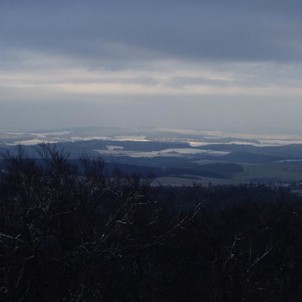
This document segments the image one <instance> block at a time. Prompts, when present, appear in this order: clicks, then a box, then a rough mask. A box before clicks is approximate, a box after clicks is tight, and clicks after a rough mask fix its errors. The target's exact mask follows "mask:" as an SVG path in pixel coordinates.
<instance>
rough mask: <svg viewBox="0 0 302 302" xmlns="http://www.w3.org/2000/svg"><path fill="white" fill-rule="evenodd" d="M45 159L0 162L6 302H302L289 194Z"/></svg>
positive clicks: (0, 296)
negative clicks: (163, 181)
mask: <svg viewBox="0 0 302 302" xmlns="http://www.w3.org/2000/svg"><path fill="white" fill-rule="evenodd" d="M38 152H39V156H40V158H41V159H42V161H41V160H39V161H37V160H34V159H31V158H29V157H28V155H27V154H26V153H25V151H24V150H23V149H22V148H20V149H19V152H18V154H15V155H12V154H10V153H6V154H3V155H2V157H3V159H4V162H5V166H4V167H3V169H2V172H1V179H0V300H1V301H11V302H15V301H24V302H25V301H46V302H47V301H49V302H50V301H51V302H53V301H74V302H76V301H129V302H130V301H163V302H164V301H176V302H177V301H253V302H254V301H301V300H302V282H301V281H302V236H301V230H302V207H301V199H299V198H298V197H296V196H293V195H291V194H290V193H289V192H287V191H286V190H285V189H280V188H279V189H278V188H276V189H273V188H270V187H267V186H263V185H241V186H210V187H202V186H200V185H195V186H192V187H181V188H172V187H169V188H162V187H158V186H157V187H154V186H151V183H152V179H151V178H148V177H147V178H146V177H144V178H142V177H140V175H138V174H135V173H133V174H131V175H123V174H122V173H120V171H119V170H118V169H116V170H114V171H112V173H111V175H108V174H106V173H104V162H103V160H102V159H101V158H87V157H83V158H81V160H80V165H73V164H72V163H71V162H70V161H68V154H67V153H65V152H64V151H62V150H58V149H56V148H55V147H53V146H50V145H45V144H43V145H41V146H40V148H39V149H38ZM42 163H43V164H42ZM79 171H81V172H79Z"/></svg>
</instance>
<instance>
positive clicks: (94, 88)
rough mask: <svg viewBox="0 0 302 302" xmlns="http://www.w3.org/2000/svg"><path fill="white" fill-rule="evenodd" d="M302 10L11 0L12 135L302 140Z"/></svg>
mask: <svg viewBox="0 0 302 302" xmlns="http://www.w3.org/2000/svg"><path fill="white" fill-rule="evenodd" d="M301 84H302V1H301V0H287V1H284V0H253V1H243V0H229V1H225V0H211V1H210V0H199V1H197V0H187V1H183V0H182V1H180V0H162V1H158V0H152V1H151V0H150V1H147V0H128V1H125V0H124V1H121V0H120V1H119V0H111V1H102V0H98V1H97V0H85V1H80V0H73V1H70V0H65V1H58V0H52V1H41V0H14V1H11V0H10V1H8V0H1V1H0V129H15V130H17V129H18V130H22V129H23V130H31V129H35V130H36V129H60V128H69V127H82V126H110V127H112V126H116V127H128V128H150V127H151V128H152V127H154V128H156V127H160V128H163V127H164V128H178V129H199V130H215V131H216V130H219V131H234V132H251V133H280V134H281V133H289V134H292V133H300V132H301V131H302V118H301V115H302V85H301Z"/></svg>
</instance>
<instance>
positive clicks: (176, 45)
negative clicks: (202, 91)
mask: <svg viewBox="0 0 302 302" xmlns="http://www.w3.org/2000/svg"><path fill="white" fill-rule="evenodd" d="M11 2H12V1H10V2H8V1H3V2H1V4H0V11H1V12H0V20H1V21H0V39H1V41H2V43H3V44H2V45H4V46H5V47H6V48H8V49H9V48H16V49H20V48H21V49H22V48H24V49H33V50H36V51H42V52H47V53H53V54H56V55H62V56H72V57H74V58H76V59H78V60H80V61H82V62H83V63H84V64H89V63H90V65H91V66H94V65H96V64H100V65H102V66H104V67H105V68H113V69H114V68H119V67H120V66H121V68H124V67H125V66H127V65H128V66H130V65H131V64H132V63H133V62H140V61H141V62H144V61H152V60H158V59H167V58H174V59H182V60H191V61H203V60H211V61H217V60H218V61H238V60H239V61H284V62H286V61H297V62H301V60H302V52H301V47H302V43H301V41H302V18H300V16H301V12H302V4H301V3H302V2H301V1H279V0H276V1H272V0H269V1H260V0H257V1H249V2H250V3H247V2H246V1H239V0H232V1H222V0H221V1H189V2H184V1H170V0H168V1H161V2H160V1H157V0H155V1H136V0H134V1H89V0H88V1H85V2H83V1H60V2H59V1H51V3H46V2H44V1H43V4H41V1H14V2H13V3H11Z"/></svg>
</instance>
